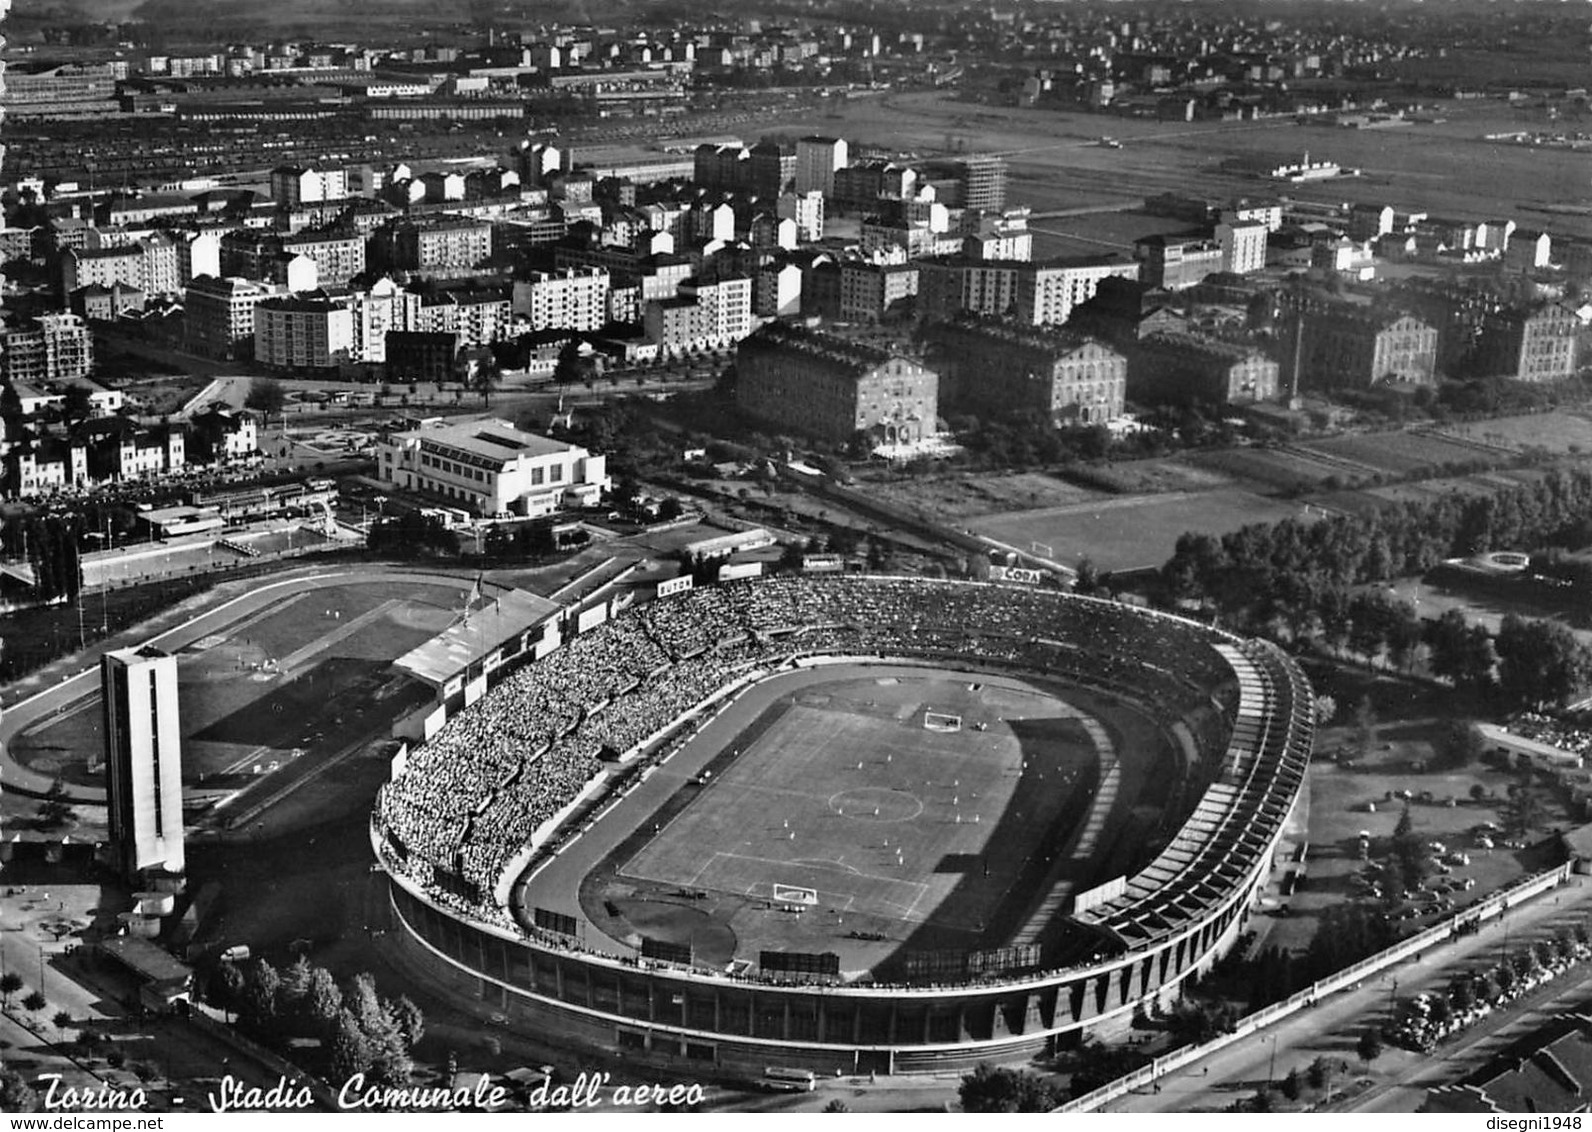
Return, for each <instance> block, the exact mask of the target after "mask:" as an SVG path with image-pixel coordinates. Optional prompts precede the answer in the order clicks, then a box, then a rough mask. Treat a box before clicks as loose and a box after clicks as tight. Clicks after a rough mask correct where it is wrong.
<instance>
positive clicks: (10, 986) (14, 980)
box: [0, 971, 23, 1009]
mask: <svg viewBox="0 0 1592 1132" xmlns="http://www.w3.org/2000/svg"><path fill="white" fill-rule="evenodd" d="M22 986H23V983H22V976H21V975H19V974H17V973H16V972H15V971H7V972H6V973H5V974H4V975H0V999H3V1000H4V1002H5V1004H6V1007H7V1009H9V1008H10V1006H11V996H12V995H14V994H16V993H17V991H19V990H21V989H22Z"/></svg>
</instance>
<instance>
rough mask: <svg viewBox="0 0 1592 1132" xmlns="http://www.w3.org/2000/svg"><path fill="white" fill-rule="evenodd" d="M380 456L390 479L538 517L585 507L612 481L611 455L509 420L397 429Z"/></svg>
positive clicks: (469, 507) (472, 506)
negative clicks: (608, 462) (608, 457)
mask: <svg viewBox="0 0 1592 1132" xmlns="http://www.w3.org/2000/svg"><path fill="white" fill-rule="evenodd" d="M377 460H378V465H377V467H378V474H379V475H380V477H381V478H382V479H383V480H384V481H386V482H388V483H391V484H394V485H396V486H397V487H399V488H401V489H403V490H406V491H415V492H419V493H421V494H424V495H431V496H435V497H437V498H439V499H442V500H444V501H446V502H447V503H449V504H450V505H452V506H456V507H460V508H462V509H463V510H466V511H471V512H473V513H475V514H477V515H498V514H503V513H505V512H507V513H509V514H513V515H525V516H531V517H535V516H538V515H549V514H552V513H553V512H554V511H557V510H559V509H560V508H563V507H586V506H590V505H592V504H594V503H596V502H597V500H598V499H599V498H600V497H601V496H602V493H603V492H604V491H605V490H606V489H607V488H608V485H609V478H608V471H607V467H606V460H605V458H604V457H602V456H594V455H592V454H591V453H590V452H588V451H586V449H584V448H581V447H580V446H578V445H575V444H565V443H564V442H562V441H559V440H549V439H548V438H547V437H545V436H538V435H536V434H535V433H530V432H521V431H520V430H519V429H517V428H515V427H514V426H513V425H511V424H509V423H508V422H507V421H474V422H470V423H466V424H455V425H441V426H437V427H433V428H418V429H412V430H410V431H409V432H397V433H392V434H390V435H388V436H387V437H386V439H384V440H383V441H382V442H381V444H380V446H379V447H378V450H377Z"/></svg>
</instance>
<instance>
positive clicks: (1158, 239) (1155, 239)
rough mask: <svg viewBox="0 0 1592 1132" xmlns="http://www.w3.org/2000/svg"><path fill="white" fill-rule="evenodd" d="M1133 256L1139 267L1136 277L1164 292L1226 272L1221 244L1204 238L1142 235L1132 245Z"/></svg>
mask: <svg viewBox="0 0 1592 1132" xmlns="http://www.w3.org/2000/svg"><path fill="white" fill-rule="evenodd" d="M1133 256H1134V258H1135V259H1137V260H1138V261H1139V262H1140V264H1141V265H1142V267H1141V269H1140V273H1139V278H1140V279H1143V280H1144V281H1145V282H1146V283H1148V284H1150V285H1151V286H1152V287H1159V288H1161V289H1162V290H1165V291H1181V290H1184V289H1185V288H1188V287H1192V286H1194V285H1195V284H1196V283H1199V282H1200V281H1201V280H1203V279H1204V278H1205V277H1206V276H1207V275H1211V274H1213V273H1215V272H1218V271H1223V270H1226V269H1225V268H1224V267H1223V264H1224V263H1225V262H1226V255H1225V253H1224V252H1223V250H1222V245H1221V243H1220V242H1219V241H1217V240H1216V239H1214V238H1211V237H1207V236H1162V235H1156V236H1144V237H1142V238H1140V239H1138V240H1135V241H1134V242H1133Z"/></svg>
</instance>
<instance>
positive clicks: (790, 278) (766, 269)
mask: <svg viewBox="0 0 1592 1132" xmlns="http://www.w3.org/2000/svg"><path fill="white" fill-rule="evenodd" d="M801 309H802V269H801V267H800V266H798V265H797V264H794V263H790V262H789V261H780V260H770V261H769V262H768V263H765V264H764V265H763V266H762V267H760V268H759V269H758V272H757V279H756V281H755V284H754V286H753V288H752V313H753V314H756V315H758V316H760V317H762V318H793V317H795V316H796V315H799V314H801Z"/></svg>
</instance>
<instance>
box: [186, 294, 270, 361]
mask: <svg viewBox="0 0 1592 1132" xmlns="http://www.w3.org/2000/svg"><path fill="white" fill-rule="evenodd" d="M280 293H281V289H280V288H277V287H273V286H270V285H267V284H264V283H255V282H252V281H251V280H248V279H238V278H236V277H232V276H228V277H226V278H222V279H216V278H213V277H211V276H208V275H201V276H200V277H199V278H197V279H195V280H194V281H193V282H191V283H189V284H188V286H187V288H186V289H185V290H184V292H183V323H184V333H185V339H186V341H187V345H188V349H190V350H192V351H194V352H195V353H198V354H205V355H207V356H209V357H212V358H229V359H230V358H247V357H248V356H249V355H250V354H251V353H252V352H253V350H254V308H255V306H256V305H258V304H259V303H260V302H262V301H263V300H265V299H267V298H269V297H270V296H272V295H275V294H280Z"/></svg>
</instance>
